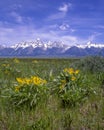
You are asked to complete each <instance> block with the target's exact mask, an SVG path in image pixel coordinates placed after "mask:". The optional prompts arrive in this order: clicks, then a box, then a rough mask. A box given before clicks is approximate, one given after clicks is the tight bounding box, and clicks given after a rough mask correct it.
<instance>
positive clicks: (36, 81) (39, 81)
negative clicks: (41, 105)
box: [31, 76, 47, 85]
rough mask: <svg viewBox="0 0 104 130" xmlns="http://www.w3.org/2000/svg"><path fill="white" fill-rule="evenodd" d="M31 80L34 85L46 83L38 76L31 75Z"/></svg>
mask: <svg viewBox="0 0 104 130" xmlns="http://www.w3.org/2000/svg"><path fill="white" fill-rule="evenodd" d="M31 81H32V83H34V84H35V85H42V84H46V83H47V81H46V80H43V79H41V78H40V77H38V76H33V77H31Z"/></svg>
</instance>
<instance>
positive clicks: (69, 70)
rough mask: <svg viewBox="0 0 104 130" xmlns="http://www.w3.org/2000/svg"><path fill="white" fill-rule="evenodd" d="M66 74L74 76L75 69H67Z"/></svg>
mask: <svg viewBox="0 0 104 130" xmlns="http://www.w3.org/2000/svg"><path fill="white" fill-rule="evenodd" d="M64 72H66V73H69V74H70V75H72V74H74V69H73V68H65V69H64Z"/></svg>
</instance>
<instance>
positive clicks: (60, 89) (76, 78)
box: [53, 68, 94, 107]
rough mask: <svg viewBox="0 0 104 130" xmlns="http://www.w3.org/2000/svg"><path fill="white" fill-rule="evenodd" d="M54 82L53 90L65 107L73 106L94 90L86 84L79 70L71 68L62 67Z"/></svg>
mask: <svg viewBox="0 0 104 130" xmlns="http://www.w3.org/2000/svg"><path fill="white" fill-rule="evenodd" d="M55 82H56V84H57V85H56V86H55V88H54V89H53V91H54V92H56V93H57V94H58V95H59V97H60V98H61V100H62V105H63V106H65V107H66V106H69V107H75V106H76V105H77V104H79V103H82V102H83V101H84V100H85V99H86V98H87V97H88V96H89V95H90V94H92V93H93V91H94V90H93V89H92V88H91V87H89V86H88V81H87V79H86V78H85V77H84V76H82V75H81V73H80V71H79V70H74V69H73V68H66V69H64V70H63V71H62V73H61V74H60V75H59V76H58V77H57V78H56V79H55Z"/></svg>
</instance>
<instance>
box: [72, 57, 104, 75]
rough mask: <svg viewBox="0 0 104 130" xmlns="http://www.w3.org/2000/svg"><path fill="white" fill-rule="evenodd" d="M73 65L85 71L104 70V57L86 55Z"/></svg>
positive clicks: (95, 71)
mask: <svg viewBox="0 0 104 130" xmlns="http://www.w3.org/2000/svg"><path fill="white" fill-rule="evenodd" d="M71 66H72V67H74V68H76V69H77V68H78V69H81V70H82V71H84V72H91V73H99V72H104V58H102V57H99V56H92V57H86V58H82V59H80V60H79V61H77V62H74V63H73V64H71Z"/></svg>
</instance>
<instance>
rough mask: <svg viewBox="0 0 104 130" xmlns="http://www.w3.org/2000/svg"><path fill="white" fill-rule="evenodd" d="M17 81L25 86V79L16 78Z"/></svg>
mask: <svg viewBox="0 0 104 130" xmlns="http://www.w3.org/2000/svg"><path fill="white" fill-rule="evenodd" d="M16 80H17V82H18V83H19V84H22V85H23V84H25V82H24V79H23V78H16Z"/></svg>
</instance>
